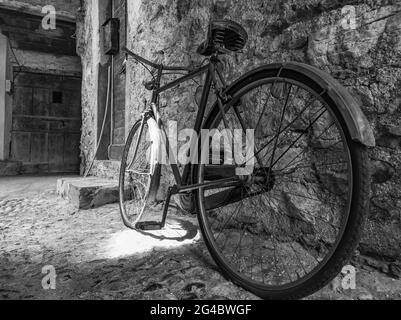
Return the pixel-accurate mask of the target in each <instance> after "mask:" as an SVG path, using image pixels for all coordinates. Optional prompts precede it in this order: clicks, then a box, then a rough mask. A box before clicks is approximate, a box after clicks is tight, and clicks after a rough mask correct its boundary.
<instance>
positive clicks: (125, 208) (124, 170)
mask: <svg viewBox="0 0 401 320" xmlns="http://www.w3.org/2000/svg"><path fill="white" fill-rule="evenodd" d="M151 159H152V140H151V138H150V131H149V126H148V124H147V122H146V121H143V120H141V121H138V122H137V123H135V124H134V126H133V127H132V130H131V132H130V134H129V135H128V139H127V142H126V145H125V148H124V152H123V157H122V161H121V168H120V178H119V198H120V213H121V217H122V219H123V222H124V224H125V226H127V227H128V228H131V229H136V227H135V225H136V223H137V222H138V221H140V220H141V218H142V216H143V214H144V211H145V207H146V206H147V204H148V203H149V201H150V199H151V198H152V197H155V196H156V192H157V189H158V185H159V182H160V181H159V180H158V179H157V177H158V176H160V173H161V166H160V164H156V165H152V161H151ZM154 177H156V179H154Z"/></svg>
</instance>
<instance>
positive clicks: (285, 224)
mask: <svg viewBox="0 0 401 320" xmlns="http://www.w3.org/2000/svg"><path fill="white" fill-rule="evenodd" d="M247 39H248V35H247V33H246V31H245V30H244V29H243V28H242V27H241V26H240V25H238V24H237V23H235V22H232V21H227V20H224V21H214V22H211V23H210V26H209V31H208V36H207V40H206V42H204V43H203V44H202V45H201V46H200V47H199V49H198V53H199V54H201V55H204V56H206V57H208V59H207V61H208V63H207V64H206V65H203V66H201V67H199V68H198V69H196V70H190V69H189V68H187V67H174V66H173V67H172V66H164V65H161V64H156V63H153V62H150V61H148V60H146V59H144V58H142V57H140V56H139V55H137V54H135V53H133V52H131V51H130V50H128V49H126V48H125V51H126V53H127V55H129V56H130V57H132V58H133V59H135V61H137V62H140V63H141V64H143V65H146V66H148V67H151V68H153V70H154V72H153V73H152V74H153V76H154V78H153V80H152V81H150V82H149V83H146V84H145V86H146V88H147V89H148V90H150V91H152V100H151V104H149V105H148V106H147V107H146V110H145V112H144V113H143V114H142V116H141V119H140V120H139V121H138V122H137V123H136V124H135V125H134V126H133V128H132V130H131V132H130V134H129V136H128V139H127V142H126V147H125V150H124V154H123V158H122V164H121V172H120V209H121V215H122V218H123V221H124V223H125V225H126V226H127V227H129V228H133V229H137V230H160V229H162V228H163V227H164V226H165V223H166V218H167V213H168V208H169V204H170V200H171V197H172V196H173V195H178V196H179V198H180V199H181V204H182V206H183V207H185V208H187V210H192V211H195V212H196V213H197V215H198V219H199V224H200V228H201V231H202V234H203V238H204V241H205V242H206V245H207V247H208V249H209V251H210V253H211V255H212V257H213V258H214V260H215V262H216V263H217V264H218V266H219V267H220V268H221V270H222V271H223V273H224V274H225V275H226V276H227V277H228V278H230V279H231V280H232V281H233V282H234V283H236V284H238V285H240V286H242V287H243V288H245V289H247V290H249V291H250V292H253V293H254V294H256V295H258V296H260V297H262V298H265V299H289V298H300V297H304V296H306V295H309V294H311V293H313V292H315V291H316V290H318V289H320V288H322V287H323V286H324V285H326V284H327V283H329V282H330V281H331V280H332V279H333V278H334V277H335V276H336V275H337V274H338V273H339V272H340V271H341V268H342V266H344V264H345V263H346V262H347V261H348V260H349V259H350V257H351V256H352V254H353V252H354V250H355V248H356V246H357V244H358V241H359V238H360V234H361V229H362V226H363V222H364V218H365V216H366V214H367V211H368V201H367V200H368V195H369V188H370V177H369V169H368V168H369V166H368V155H367V148H368V147H372V146H374V138H373V134H372V131H371V129H370V127H369V124H368V122H367V120H366V118H365V116H364V115H363V113H362V112H361V109H360V107H359V105H358V103H357V102H356V101H355V99H354V98H353V97H352V96H351V95H350V94H349V93H348V91H347V90H346V89H345V88H344V87H342V86H341V85H340V84H339V83H338V82H337V81H336V80H334V79H333V78H332V77H331V76H330V75H328V74H326V73H325V72H323V71H320V70H319V69H317V68H315V67H312V66H309V65H305V64H301V63H277V64H271V65H266V66H262V67H259V68H257V69H255V70H253V71H251V72H249V73H247V74H245V75H244V76H242V77H241V78H240V79H239V80H237V81H235V82H234V83H233V84H231V85H227V84H226V81H225V79H224V76H223V70H222V64H221V63H220V57H221V55H223V54H226V53H228V52H229V51H231V52H237V51H239V50H241V49H243V48H244V46H245V44H246V42H247ZM174 72H175V73H177V74H180V73H182V72H185V75H180V77H179V78H178V79H177V80H174V81H172V82H169V83H166V84H163V85H162V84H161V82H162V79H163V75H165V74H166V73H168V74H171V73H174ZM198 76H204V85H203V93H202V96H201V99H200V103H199V109H198V112H197V117H196V121H195V126H194V130H195V132H196V133H198V134H199V136H200V132H201V131H202V130H204V129H227V128H229V129H238V130H243V131H244V132H245V131H246V130H248V129H252V130H254V131H253V132H254V140H255V141H254V156H253V157H254V160H255V162H254V167H253V169H252V170H251V172H250V173H249V174H247V175H246V176H244V175H238V174H237V170H236V169H238V168H239V167H240V166H243V165H244V164H238V163H232V164H226V163H225V162H224V161H223V160H222V159H221V160H220V161H219V163H218V164H216V163H215V164H205V163H201V162H199V163H198V162H197V163H189V164H187V165H185V166H184V168H183V173H182V172H181V171H180V169H181V168H180V167H179V166H178V165H177V164H171V170H172V172H173V175H174V178H175V181H176V183H175V185H174V186H171V187H170V188H169V189H168V195H167V198H166V201H165V203H164V210H163V214H162V216H161V217H160V221H146V220H145V219H144V216H143V212H144V211H145V208H146V207H147V206H149V205H150V204H152V203H154V202H155V200H156V195H157V190H158V189H159V185H160V172H161V164H160V163H159V162H158V161H156V160H155V159H157V157H156V155H157V154H159V153H160V148H161V146H162V145H163V144H161V143H160V134H158V133H157V132H162V133H163V134H162V136H163V137H164V138H163V139H166V134H165V133H164V132H165V128H164V125H163V121H162V119H161V116H160V110H159V96H160V94H161V93H163V92H165V91H166V90H169V89H172V88H173V87H175V86H177V85H179V84H182V83H183V82H186V81H189V80H191V79H193V78H195V77H198ZM212 94H213V95H212ZM210 96H213V97H214V98H215V102H214V104H213V105H212V106H211V108H210V111H209V112H206V110H207V105H208V101H209V99H210ZM165 145H166V148H167V149H168V148H169V147H168V146H169V143H168V141H167V143H166V144H165ZM167 151H168V150H167ZM167 153H168V152H167ZM173 162H174V161H173ZM153 220H154V219H153Z"/></svg>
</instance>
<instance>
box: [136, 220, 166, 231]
mask: <svg viewBox="0 0 401 320" xmlns="http://www.w3.org/2000/svg"><path fill="white" fill-rule="evenodd" d="M135 228H137V229H138V230H142V231H158V230H162V229H163V225H162V224H161V223H160V222H154V221H144V222H138V223H137V224H136V225H135Z"/></svg>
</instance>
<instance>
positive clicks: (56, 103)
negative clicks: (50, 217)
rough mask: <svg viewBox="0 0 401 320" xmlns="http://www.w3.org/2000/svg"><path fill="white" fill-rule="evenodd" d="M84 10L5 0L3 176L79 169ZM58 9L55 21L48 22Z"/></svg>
mask: <svg viewBox="0 0 401 320" xmlns="http://www.w3.org/2000/svg"><path fill="white" fill-rule="evenodd" d="M79 7H80V1H79V0H69V1H61V0H51V1H49V0H26V1H0V64H1V68H0V176H1V175H17V174H26V173H40V174H43V173H44V174H48V173H59V172H75V173H76V172H79V168H80V148H79V146H80V136H81V134H80V132H81V101H80V100H81V99H80V92H81V61H80V58H79V57H78V55H77V54H76V45H75V30H76V22H75V20H76V12H77V11H78V9H79ZM53 11H54V13H55V15H54V18H55V19H54V26H53V25H51V22H52V20H51V19H46V17H49V14H51V13H53Z"/></svg>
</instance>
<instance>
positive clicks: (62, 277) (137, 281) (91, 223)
mask: <svg viewBox="0 0 401 320" xmlns="http://www.w3.org/2000/svg"><path fill="white" fill-rule="evenodd" d="M3 183H4V180H1V179H0V184H3ZM3 187H4V185H3ZM31 191H32V190H31ZM49 265H50V266H54V268H55V270H56V273H57V278H56V290H44V289H43V287H42V279H43V277H44V276H45V275H44V274H42V268H43V267H44V266H49ZM0 299H174V300H175V299H241V300H248V299H256V297H255V296H253V295H252V294H250V293H248V292H246V291H244V290H242V289H240V288H238V287H236V286H235V285H233V284H232V283H231V282H230V281H227V280H226V279H224V277H223V276H222V275H221V274H220V273H219V270H218V269H217V267H216V266H215V265H214V263H213V262H212V260H211V259H210V257H209V254H208V252H207V250H206V248H205V246H204V245H203V242H202V240H201V238H200V235H199V232H198V228H197V222H196V219H194V218H191V217H189V218H188V217H183V216H179V215H178V214H174V215H173V216H172V217H171V219H170V222H169V225H168V228H167V230H165V231H163V232H158V233H154V234H153V236H146V235H143V234H140V233H138V232H135V231H131V230H127V229H125V228H124V227H123V225H122V223H121V221H120V218H119V211H118V206H117V205H108V206H105V207H102V208H100V209H94V210H88V211H77V210H75V209H74V208H72V207H71V206H70V205H69V204H68V203H67V202H65V201H63V200H60V199H59V198H58V197H57V196H56V194H55V191H54V184H49V188H48V189H46V188H41V190H40V193H32V192H30V193H29V195H26V194H24V192H23V191H21V192H19V193H15V192H14V193H11V194H7V195H4V194H3V196H2V197H0ZM309 299H401V281H399V280H394V279H391V278H388V277H386V276H384V275H382V274H380V273H378V272H375V271H372V270H370V271H367V270H363V269H361V270H358V274H357V289H356V290H352V291H341V290H340V291H339V290H334V289H333V287H332V286H329V287H327V288H325V289H324V290H322V291H321V292H319V293H318V294H316V295H314V296H312V297H310V298H309Z"/></svg>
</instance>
